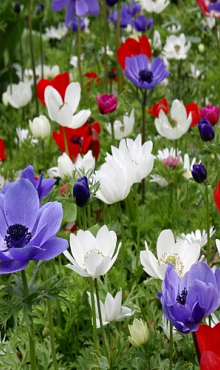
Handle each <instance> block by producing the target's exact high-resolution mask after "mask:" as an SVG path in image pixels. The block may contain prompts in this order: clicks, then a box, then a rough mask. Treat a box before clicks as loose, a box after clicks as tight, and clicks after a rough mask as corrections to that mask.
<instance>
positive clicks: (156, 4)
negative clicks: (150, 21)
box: [140, 0, 170, 14]
mask: <svg viewBox="0 0 220 370" xmlns="http://www.w3.org/2000/svg"><path fill="white" fill-rule="evenodd" d="M140 3H141V5H142V7H143V8H144V9H145V10H146V11H147V12H154V13H157V14H159V13H161V12H162V11H163V10H164V9H165V8H166V7H167V5H169V3H170V2H169V1H168V0H140Z"/></svg>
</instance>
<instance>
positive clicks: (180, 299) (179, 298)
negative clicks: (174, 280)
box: [176, 288, 188, 306]
mask: <svg viewBox="0 0 220 370" xmlns="http://www.w3.org/2000/svg"><path fill="white" fill-rule="evenodd" d="M187 294H188V291H187V289H186V288H184V289H183V291H182V293H181V294H179V295H178V296H177V297H176V302H177V303H179V304H181V305H183V306H185V303H186V297H187Z"/></svg>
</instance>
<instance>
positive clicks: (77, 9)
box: [51, 0, 100, 27]
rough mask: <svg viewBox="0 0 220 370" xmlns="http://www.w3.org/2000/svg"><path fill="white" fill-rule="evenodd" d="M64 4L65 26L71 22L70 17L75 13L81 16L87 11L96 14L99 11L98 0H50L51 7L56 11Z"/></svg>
mask: <svg viewBox="0 0 220 370" xmlns="http://www.w3.org/2000/svg"><path fill="white" fill-rule="evenodd" d="M66 6H67V8H66V16H65V23H66V26H67V27H68V24H70V23H71V21H72V17H73V16H74V15H75V14H76V15H78V16H79V17H82V16H84V15H85V14H87V13H88V14H90V15H93V16H97V15H98V14H99V11H100V7H99V2H98V0H52V5H51V8H52V10H54V11H56V12H57V11H59V10H61V9H63V8H65V7H66Z"/></svg>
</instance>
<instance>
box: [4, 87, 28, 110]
mask: <svg viewBox="0 0 220 370" xmlns="http://www.w3.org/2000/svg"><path fill="white" fill-rule="evenodd" d="M6 92H7V97H8V102H9V104H10V105H12V107H14V108H16V109H19V108H22V107H25V105H27V104H28V103H29V102H30V101H31V99H32V90H31V87H30V84H29V83H27V82H22V81H20V82H19V83H18V84H11V85H9V86H8V87H7V90H6Z"/></svg>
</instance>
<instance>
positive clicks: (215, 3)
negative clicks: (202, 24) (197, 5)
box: [208, 1, 220, 12]
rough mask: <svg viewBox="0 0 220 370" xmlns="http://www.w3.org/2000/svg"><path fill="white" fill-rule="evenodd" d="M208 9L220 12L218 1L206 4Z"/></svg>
mask: <svg viewBox="0 0 220 370" xmlns="http://www.w3.org/2000/svg"><path fill="white" fill-rule="evenodd" d="M208 10H209V11H211V10H215V11H216V12H220V2H219V1H218V2H214V3H213V4H210V5H209V6H208Z"/></svg>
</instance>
